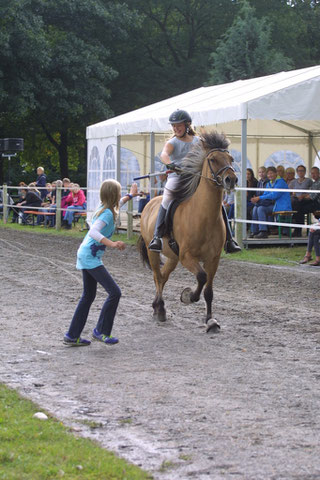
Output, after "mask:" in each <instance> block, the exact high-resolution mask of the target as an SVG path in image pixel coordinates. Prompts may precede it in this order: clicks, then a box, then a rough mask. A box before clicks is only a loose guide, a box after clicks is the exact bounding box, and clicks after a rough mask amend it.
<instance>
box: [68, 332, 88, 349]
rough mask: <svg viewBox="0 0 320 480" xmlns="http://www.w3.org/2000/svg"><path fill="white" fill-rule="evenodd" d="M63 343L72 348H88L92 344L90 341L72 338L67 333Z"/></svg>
mask: <svg viewBox="0 0 320 480" xmlns="http://www.w3.org/2000/svg"><path fill="white" fill-rule="evenodd" d="M63 343H64V344H65V345H70V347H87V346H88V345H90V344H91V342H90V340H86V339H85V338H81V337H79V338H71V337H69V335H68V334H67V333H66V334H65V336H64V337H63Z"/></svg>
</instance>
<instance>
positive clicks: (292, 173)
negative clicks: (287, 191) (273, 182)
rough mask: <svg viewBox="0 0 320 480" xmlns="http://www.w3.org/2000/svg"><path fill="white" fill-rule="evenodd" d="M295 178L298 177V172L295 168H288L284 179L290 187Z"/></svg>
mask: <svg viewBox="0 0 320 480" xmlns="http://www.w3.org/2000/svg"><path fill="white" fill-rule="evenodd" d="M295 176H296V171H295V169H294V168H293V167H288V168H286V174H285V176H284V179H285V181H286V182H287V184H288V185H289V183H290V182H291V181H292V180H294V178H295Z"/></svg>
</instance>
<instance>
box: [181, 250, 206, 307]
mask: <svg viewBox="0 0 320 480" xmlns="http://www.w3.org/2000/svg"><path fill="white" fill-rule="evenodd" d="M180 261H181V263H182V265H183V266H184V267H185V268H187V269H188V270H189V271H190V272H191V273H193V274H195V276H196V279H197V282H198V283H197V288H196V289H195V290H194V291H193V290H192V289H191V288H189V287H187V288H185V289H184V290H183V292H182V293H181V297H180V299H181V302H183V303H186V304H189V303H194V302H198V301H199V299H200V295H201V292H202V289H203V286H204V285H205V283H206V282H207V274H206V272H205V271H204V269H203V268H202V267H201V265H200V264H199V262H198V261H197V260H196V259H195V258H193V257H191V255H189V254H187V255H185V256H184V257H183V258H182V259H180Z"/></svg>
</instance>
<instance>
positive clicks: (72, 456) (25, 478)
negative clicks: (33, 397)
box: [0, 384, 152, 480]
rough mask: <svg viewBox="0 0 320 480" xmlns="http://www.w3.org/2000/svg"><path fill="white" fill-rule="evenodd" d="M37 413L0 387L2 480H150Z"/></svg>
mask: <svg viewBox="0 0 320 480" xmlns="http://www.w3.org/2000/svg"><path fill="white" fill-rule="evenodd" d="M37 411H39V407H37V406H36V405H35V404H34V403H32V402H31V401H29V400H25V399H24V398H22V397H21V396H19V395H18V393H17V392H15V391H14V390H11V389H9V388H7V387H5V386H4V385H2V384H0V479H1V480H17V479H19V480H50V479H58V478H63V479H65V480H75V479H77V480H118V479H121V480H146V479H151V478H152V477H151V476H150V475H149V474H148V473H146V472H144V471H142V470H141V469H139V468H138V467H136V466H134V465H131V464H128V463H127V462H125V461H124V460H121V459H119V458H118V457H116V456H115V455H114V454H113V453H111V452H108V451H107V450H104V449H102V448H100V447H99V446H98V445H97V444H95V443H94V442H92V441H90V440H88V439H84V438H81V437H75V436H74V435H72V433H71V432H70V430H69V429H67V428H66V427H65V426H64V425H63V424H62V423H61V422H59V421H57V420H56V419H54V418H52V417H50V416H49V418H48V420H45V421H43V420H37V419H35V418H33V414H34V413H36V412H37ZM47 415H48V414H47Z"/></svg>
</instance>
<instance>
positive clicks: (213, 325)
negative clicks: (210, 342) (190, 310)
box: [206, 320, 220, 333]
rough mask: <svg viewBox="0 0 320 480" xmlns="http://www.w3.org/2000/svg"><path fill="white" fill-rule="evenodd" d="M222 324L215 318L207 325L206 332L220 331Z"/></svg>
mask: <svg viewBox="0 0 320 480" xmlns="http://www.w3.org/2000/svg"><path fill="white" fill-rule="evenodd" d="M219 331H220V325H219V323H218V322H217V321H216V320H213V321H212V322H210V323H209V324H208V325H207V328H206V332H207V333H209V332H211V333H219Z"/></svg>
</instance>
